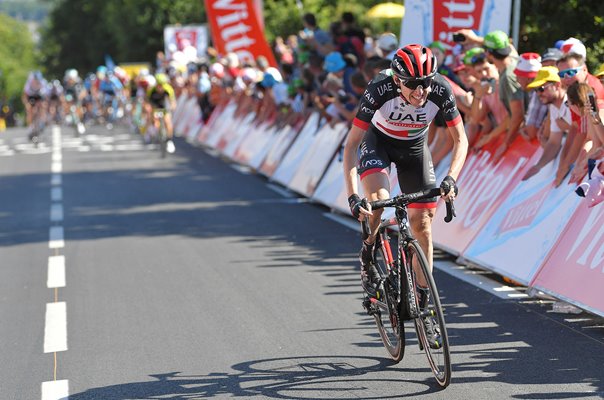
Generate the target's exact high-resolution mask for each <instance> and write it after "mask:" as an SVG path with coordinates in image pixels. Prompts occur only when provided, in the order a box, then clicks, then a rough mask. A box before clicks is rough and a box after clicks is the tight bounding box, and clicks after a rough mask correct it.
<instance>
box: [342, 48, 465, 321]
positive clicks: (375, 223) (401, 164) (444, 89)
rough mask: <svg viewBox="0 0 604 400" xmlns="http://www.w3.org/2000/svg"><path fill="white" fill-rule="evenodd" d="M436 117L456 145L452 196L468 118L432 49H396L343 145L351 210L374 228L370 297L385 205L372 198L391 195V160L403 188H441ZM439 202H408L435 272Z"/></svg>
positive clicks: (364, 261) (367, 243) (365, 246)
mask: <svg viewBox="0 0 604 400" xmlns="http://www.w3.org/2000/svg"><path fill="white" fill-rule="evenodd" d="M436 118H439V119H441V120H443V121H444V123H445V124H446V126H447V130H448V132H449V134H450V135H451V137H452V138H453V142H454V147H453V153H452V159H451V166H450V168H449V171H448V174H447V177H446V178H445V179H444V180H443V182H442V183H441V188H447V189H450V190H447V193H446V194H445V195H444V196H443V198H444V199H445V200H446V201H448V200H450V199H451V200H452V199H454V198H455V195H456V194H457V186H456V184H455V180H456V179H457V177H458V175H459V172H460V171H461V168H462V166H463V164H464V161H465V158H466V154H467V147H468V143H467V138H466V133H465V130H464V126H463V121H462V119H461V116H460V114H459V111H458V109H457V104H456V101H455V95H454V94H453V91H452V89H451V86H450V84H449V83H448V81H447V80H446V79H445V78H444V77H443V76H441V75H440V74H439V73H438V72H437V62H436V57H435V56H434V54H433V53H432V51H431V50H430V49H429V48H427V47H424V46H421V45H418V44H410V45H407V46H404V47H402V48H400V49H398V50H397V51H396V53H395V54H394V57H393V59H392V63H391V67H390V69H386V70H383V71H381V72H380V73H379V74H378V76H377V77H375V78H374V79H373V80H372V81H371V82H370V83H369V85H368V87H367V90H366V91H365V93H364V95H363V97H362V99H361V101H360V104H359V107H358V112H357V115H356V118H355V119H354V121H353V126H352V127H351V129H350V131H349V133H348V140H347V142H346V146H345V149H344V179H345V183H346V189H347V191H348V195H349V197H348V202H349V205H350V210H351V212H352V214H353V216H354V217H355V218H358V219H359V220H363V219H364V218H369V226H370V233H369V235H368V236H367V237H366V238H364V240H363V243H362V247H361V251H360V255H359V258H360V262H361V282H362V286H363V289H364V290H365V291H366V292H367V294H368V296H369V297H375V294H376V291H377V288H378V285H379V283H380V282H379V278H378V276H379V275H378V273H377V271H376V268H375V261H374V259H373V254H374V248H375V241H376V233H377V230H378V227H379V224H380V220H381V214H382V210H375V211H372V210H371V207H370V206H369V205H367V202H366V200H367V199H368V200H370V201H375V200H384V199H387V198H389V197H390V182H389V178H388V176H389V169H390V165H391V163H394V164H395V165H396V168H397V174H398V181H399V186H400V189H401V191H402V192H403V193H412V192H419V191H423V190H426V189H430V188H434V187H436V177H435V174H434V167H433V165H432V159H431V155H430V151H429V149H428V145H427V140H426V135H427V132H428V127H429V125H430V124H431V122H432V121H433V120H434V119H436ZM359 150H360V153H358V152H359ZM357 174H358V175H360V178H361V182H362V185H363V191H364V193H365V196H366V198H367V199H361V197H360V196H359V194H358V193H359V191H358V187H357ZM436 204H437V198H436V197H434V198H431V199H428V200H423V201H421V202H418V203H412V204H410V205H409V219H410V221H409V223H410V227H411V231H412V233H413V235H414V236H415V237H416V238H417V239H418V241H419V243H420V245H421V247H422V249H423V251H424V253H425V254H426V257H427V259H428V263H429V266H430V270H431V268H432V230H431V224H432V219H433V218H434V210H435V208H436ZM414 267H415V266H414ZM417 275H418V276H421V275H420V274H417ZM417 283H418V286H419V287H420V288H422V287H423V288H425V287H426V282H421V281H420V280H419V279H418V282H417ZM425 301H427V299H424V300H423V302H425ZM427 330H428V329H427Z"/></svg>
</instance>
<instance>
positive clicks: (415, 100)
mask: <svg viewBox="0 0 604 400" xmlns="http://www.w3.org/2000/svg"><path fill="white" fill-rule="evenodd" d="M394 82H395V83H396V84H397V86H398V87H399V90H400V93H401V95H402V96H403V99H405V100H406V101H407V102H408V103H409V104H411V105H412V106H414V107H421V106H423V105H424V104H425V103H426V100H427V99H428V95H429V94H430V91H431V89H430V87H429V86H428V87H423V86H418V87H416V88H415V89H409V88H408V87H407V86H405V85H404V84H403V82H402V81H401V80H400V79H398V78H397V77H396V76H395V77H394Z"/></svg>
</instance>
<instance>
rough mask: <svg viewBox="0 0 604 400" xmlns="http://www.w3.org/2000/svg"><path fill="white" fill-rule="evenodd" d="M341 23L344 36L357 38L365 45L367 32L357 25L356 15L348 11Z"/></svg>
mask: <svg viewBox="0 0 604 400" xmlns="http://www.w3.org/2000/svg"><path fill="white" fill-rule="evenodd" d="M341 22H342V31H343V32H344V35H346V36H348V37H349V38H353V37H356V38H358V39H359V40H360V41H361V43H363V44H364V43H365V37H366V35H365V32H364V31H363V30H362V29H361V28H359V27H358V26H357V25H356V22H355V19H354V14H352V13H351V12H348V11H346V12H343V13H342V18H341Z"/></svg>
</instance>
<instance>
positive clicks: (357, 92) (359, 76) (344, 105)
mask: <svg viewBox="0 0 604 400" xmlns="http://www.w3.org/2000/svg"><path fill="white" fill-rule="evenodd" d="M350 82H351V84H352V91H353V93H352V94H350V93H346V92H343V91H342V92H339V93H338V96H337V97H336V98H335V100H334V106H335V107H336V108H337V110H338V112H339V114H340V116H341V118H342V119H343V120H344V121H347V122H349V123H352V120H353V119H354V117H355V116H356V114H357V108H358V104H359V100H360V99H361V97H362V96H363V93H364V92H365V88H366V87H367V80H366V79H365V76H364V75H363V73H362V72H360V71H356V72H355V73H353V74H352V76H351V77H350Z"/></svg>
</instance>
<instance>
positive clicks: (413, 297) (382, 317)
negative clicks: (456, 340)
mask: <svg viewBox="0 0 604 400" xmlns="http://www.w3.org/2000/svg"><path fill="white" fill-rule="evenodd" d="M436 196H441V189H440V188H434V189H430V190H426V191H423V192H417V193H411V194H401V195H399V196H396V197H394V198H391V199H388V200H378V201H372V202H369V204H371V208H372V209H374V210H377V209H380V208H385V207H394V208H395V217H394V218H391V219H388V220H384V221H382V222H381V224H380V227H379V231H378V235H377V238H376V245H375V253H374V260H375V264H376V269H377V270H378V272H379V275H380V284H379V286H378V289H377V290H376V295H375V297H369V296H365V298H364V300H363V306H364V307H365V309H366V310H367V313H368V314H369V315H372V316H373V317H374V319H375V323H376V325H377V328H378V331H379V333H380V337H381V339H382V342H383V344H384V347H385V348H386V350H388V352H389V353H390V356H391V357H392V358H393V359H394V360H395V361H396V362H399V361H401V360H402V359H403V356H404V354H405V326H404V324H405V321H409V320H412V321H413V323H414V326H415V331H416V334H417V337H418V342H419V347H420V350H424V351H425V353H426V356H427V357H428V362H429V364H430V368H431V369H432V372H433V373H434V376H435V378H436V381H437V382H438V384H439V385H440V386H441V387H442V388H445V387H447V386H448V385H449V383H450V382H451V356H450V352H449V339H448V336H447V329H446V326H445V318H444V315H443V308H442V306H441V303H440V297H439V295H438V289H437V288H436V283H435V282H434V278H433V277H432V274H431V272H430V269H429V267H428V261H427V259H426V256H425V254H424V252H423V251H422V249H421V247H420V245H419V243H418V241H417V240H416V239H415V238H414V237H413V235H412V234H411V230H410V227H409V219H408V214H407V206H408V205H409V204H410V203H413V202H416V201H419V200H422V199H428V198H431V197H436ZM446 207H447V215H446V217H445V221H446V222H450V221H451V220H452V218H453V216H455V208H454V206H453V202H446ZM394 228H398V229H394ZM363 231H364V235H367V234H368V233H369V224H368V223H367V221H364V222H363ZM393 249H394V252H393Z"/></svg>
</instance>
